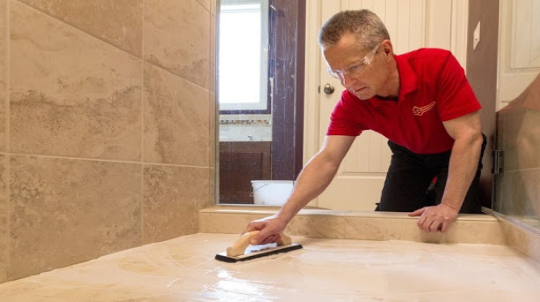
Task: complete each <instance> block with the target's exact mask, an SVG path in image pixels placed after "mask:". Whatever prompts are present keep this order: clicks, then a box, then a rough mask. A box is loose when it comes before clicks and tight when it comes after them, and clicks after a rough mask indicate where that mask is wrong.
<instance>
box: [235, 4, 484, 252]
mask: <svg viewBox="0 0 540 302" xmlns="http://www.w3.org/2000/svg"><path fill="white" fill-rule="evenodd" d="M319 46H320V47H321V50H322V53H323V55H324V58H325V60H326V62H327V63H328V68H329V72H330V74H331V75H332V76H334V77H336V78H338V79H339V80H340V81H341V84H342V85H343V86H344V87H345V88H346V90H345V91H344V92H343V94H342V96H341V100H340V102H339V103H338V104H337V105H336V107H335V109H334V111H333V113H332V116H331V123H330V126H329V128H328V131H327V135H326V138H325V140H324V143H323V146H322V148H321V150H320V151H319V152H318V153H317V154H316V155H315V156H314V157H313V158H312V159H311V160H310V161H309V162H308V163H307V164H306V166H305V167H304V169H303V170H302V172H301V173H300V175H299V176H298V179H297V181H296V185H295V187H294V189H293V192H292V194H291V196H290V197H289V199H288V201H287V203H286V204H285V205H284V206H283V207H282V208H281V210H280V211H279V212H278V213H277V214H276V215H273V216H271V217H267V218H264V219H260V220H255V221H252V222H251V223H249V224H248V226H247V228H246V230H245V231H246V232H249V231H253V230H260V232H259V234H258V235H257V236H254V237H253V240H252V242H251V243H252V244H266V243H270V242H275V241H276V240H278V239H279V233H280V232H281V231H283V230H284V229H285V227H286V226H287V224H288V223H289V222H290V220H291V219H292V218H293V217H294V215H296V213H298V211H300V209H302V208H303V207H304V206H305V205H307V204H308V203H309V202H310V201H311V200H312V199H314V198H316V197H317V196H318V195H319V194H321V193H322V192H323V191H324V190H325V189H326V188H327V187H328V185H329V184H330V182H331V180H332V178H333V177H334V176H335V174H336V172H337V170H338V168H339V165H340V164H341V161H342V160H343V158H344V157H345V155H346V153H347V151H348V150H349V148H350V147H351V145H352V143H353V141H354V139H355V137H356V136H358V135H360V133H361V132H362V131H363V130H368V129H371V130H374V131H377V132H379V133H381V134H382V135H384V136H385V137H387V138H388V139H389V143H388V144H389V146H390V148H391V150H392V153H393V155H392V160H391V163H390V167H389V169H388V173H387V177H386V181H385V184H384V188H383V191H382V197H381V201H380V203H379V204H378V206H377V208H376V210H378V211H397V212H412V213H410V214H409V215H410V216H419V217H420V218H419V220H418V226H419V227H420V228H421V229H422V230H424V231H426V232H439V231H440V232H445V231H446V230H447V229H448V227H449V226H450V224H451V223H452V222H453V221H454V220H455V219H456V218H457V216H458V213H459V212H460V211H461V212H462V213H464V212H466V213H479V212H480V204H479V201H478V196H477V195H478V188H477V187H478V186H477V183H478V178H479V176H480V169H481V165H480V164H479V162H480V160H481V153H482V152H483V146H485V139H484V138H483V135H482V132H481V127H480V117H479V112H478V110H479V109H480V108H481V107H480V104H479V103H478V100H477V99H476V97H475V95H474V93H473V91H472V89H471V87H470V85H469V83H468V81H467V79H466V78H465V75H464V72H463V68H461V66H459V63H458V62H457V60H456V59H455V58H454V57H453V56H452V54H451V53H450V52H448V51H445V50H440V49H420V50H417V51H413V52H410V53H406V54H403V55H394V52H393V47H392V43H391V42H390V37H389V34H388V31H387V30H386V27H385V26H384V24H383V23H382V21H381V20H380V19H379V18H378V17H377V15H375V14H374V13H372V12H370V11H368V10H359V11H345V12H340V13H338V14H336V15H334V16H333V17H332V18H330V19H329V20H328V21H327V22H326V23H325V24H324V25H323V27H322V28H321V30H320V32H319ZM435 178H436V183H435V198H434V200H431V204H426V201H427V200H429V199H426V197H425V196H426V190H427V189H428V187H429V186H430V184H431V182H432V181H433V180H434V179H435ZM473 179H474V182H473ZM471 183H472V184H473V186H471ZM469 188H470V189H469ZM351 190H353V188H351Z"/></svg>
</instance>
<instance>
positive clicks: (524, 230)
mask: <svg viewBox="0 0 540 302" xmlns="http://www.w3.org/2000/svg"><path fill="white" fill-rule="evenodd" d="M486 212H487V213H488V214H490V215H493V216H495V217H496V218H497V219H498V220H499V221H500V224H501V227H502V231H503V235H504V238H505V240H506V244H507V245H508V246H510V247H512V248H514V249H516V250H518V251H520V252H521V253H523V254H525V255H526V256H527V257H529V258H531V259H533V260H534V261H536V262H537V263H539V264H540V230H538V229H535V228H532V227H530V226H528V225H526V224H524V223H522V222H520V221H518V220H516V219H513V218H511V217H508V216H505V215H501V214H499V213H497V212H493V211H491V210H487V211H486Z"/></svg>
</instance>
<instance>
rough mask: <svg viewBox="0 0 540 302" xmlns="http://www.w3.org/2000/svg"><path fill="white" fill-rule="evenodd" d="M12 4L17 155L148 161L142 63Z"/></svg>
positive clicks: (14, 147) (13, 128)
mask: <svg viewBox="0 0 540 302" xmlns="http://www.w3.org/2000/svg"><path fill="white" fill-rule="evenodd" d="M10 3H11V4H12V5H11V110H10V113H11V120H10V123H11V126H10V127H11V150H12V151H13V152H18V153H26V154H42V155H55V156H69V157H84V158H98V159H116V160H140V154H141V152H140V149H141V121H140V119H141V118H140V117H141V103H142V100H141V98H142V91H141V83H142V72H141V59H139V58H136V57H134V56H132V55H130V54H128V53H126V52H124V51H121V50H119V49H118V48H116V47H113V46H111V45H109V44H107V43H104V42H103V41H101V40H98V39H96V38H94V37H92V36H89V35H87V34H84V33H82V32H81V31H79V30H76V29H74V28H72V27H70V26H68V25H66V24H65V23H62V22H60V21H58V20H55V19H53V18H51V17H49V16H46V15H44V14H43V13H40V12H38V11H36V10H34V9H32V8H30V7H28V6H26V5H24V4H20V3H18V2H17V1H12V2H10Z"/></svg>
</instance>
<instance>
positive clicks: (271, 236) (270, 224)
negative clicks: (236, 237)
mask: <svg viewBox="0 0 540 302" xmlns="http://www.w3.org/2000/svg"><path fill="white" fill-rule="evenodd" d="M286 226H287V223H286V222H285V221H283V220H282V219H281V218H279V217H278V216H270V217H265V218H262V219H258V220H254V221H252V222H250V223H249V224H248V225H247V227H246V229H245V230H244V233H247V232H251V231H260V232H259V234H257V235H255V236H253V238H252V239H251V242H250V243H251V244H253V245H260V244H268V243H273V242H277V241H278V240H279V238H280V236H279V234H280V233H281V232H283V230H284V229H285V227H286Z"/></svg>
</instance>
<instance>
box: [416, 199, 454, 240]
mask: <svg viewBox="0 0 540 302" xmlns="http://www.w3.org/2000/svg"><path fill="white" fill-rule="evenodd" d="M458 213H459V211H458V210H456V209H454V208H452V207H450V206H448V205H446V204H444V203H441V204H439V205H437V206H432V207H424V208H421V209H418V210H416V211H414V212H412V213H410V214H409V216H411V217H417V216H420V218H419V219H418V227H419V228H420V229H422V230H423V231H425V232H432V233H435V232H442V233H444V232H446V231H447V230H448V228H449V227H450V225H451V224H452V222H454V221H455V220H456V219H457V217H458Z"/></svg>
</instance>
